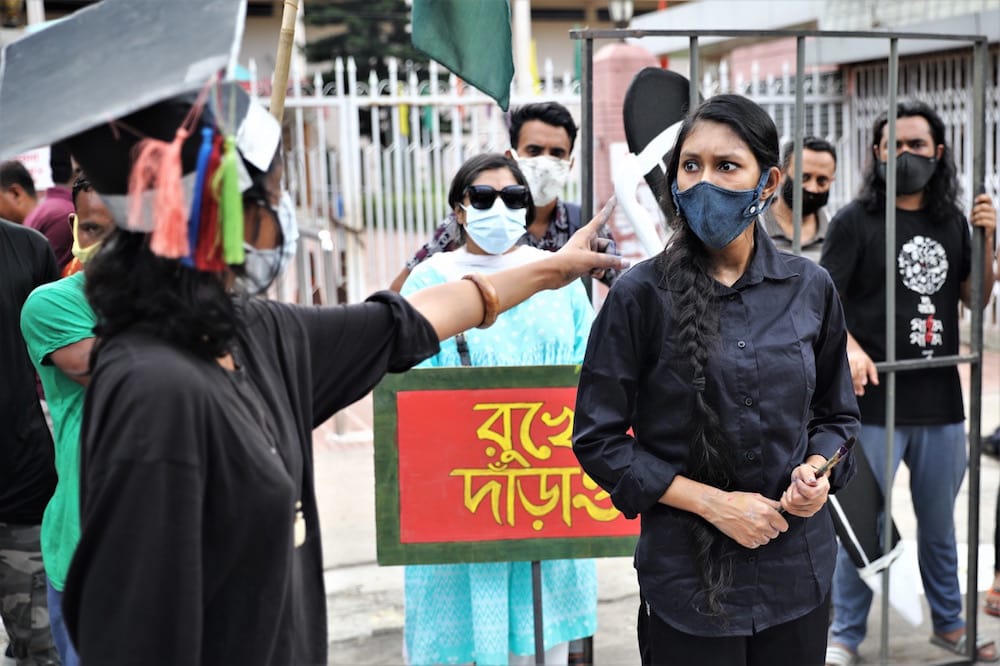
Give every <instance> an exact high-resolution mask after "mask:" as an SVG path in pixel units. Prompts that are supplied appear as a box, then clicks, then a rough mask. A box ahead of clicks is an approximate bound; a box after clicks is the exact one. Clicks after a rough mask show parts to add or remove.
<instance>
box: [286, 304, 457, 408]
mask: <svg viewBox="0 0 1000 666" xmlns="http://www.w3.org/2000/svg"><path fill="white" fill-rule="evenodd" d="M302 321H303V324H304V326H305V329H306V336H307V339H308V344H309V346H310V356H311V358H312V368H311V374H312V381H313V386H312V392H313V421H314V423H313V425H314V426H315V425H318V424H320V423H323V422H324V421H326V419H328V418H330V416H332V415H333V414H334V413H335V412H336V411H337V410H339V409H342V408H344V407H346V406H347V405H350V404H351V403H353V402H354V401H356V400H358V399H360V398H361V397H363V396H364V395H365V394H367V393H368V392H369V391H371V390H372V388H373V387H374V386H375V385H376V384H378V382H379V381H380V380H381V379H382V377H384V376H385V375H386V373H388V372H404V371H406V370H409V369H410V368H412V367H413V366H414V365H416V364H417V363H419V362H420V361H422V360H424V359H425V358H428V357H430V356H433V355H434V354H436V353H437V352H438V350H439V343H438V338H437V333H436V332H435V331H434V328H433V326H431V324H430V322H429V321H427V319H425V318H424V316H423V315H421V314H420V313H419V312H417V311H416V310H415V309H414V308H413V307H412V306H411V305H410V304H409V303H408V302H407V301H406V299H404V298H403V297H402V296H400V295H399V294H396V293H395V292H391V291H380V292H378V293H376V294H373V295H372V296H370V297H369V298H368V300H367V301H365V302H364V303H358V304H353V305H340V306H333V307H324V308H310V309H304V310H302Z"/></svg>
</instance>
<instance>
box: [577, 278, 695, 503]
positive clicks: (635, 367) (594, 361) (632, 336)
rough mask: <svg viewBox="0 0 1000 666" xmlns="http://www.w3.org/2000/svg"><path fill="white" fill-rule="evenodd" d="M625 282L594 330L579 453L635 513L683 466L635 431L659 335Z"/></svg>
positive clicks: (582, 388) (580, 403) (583, 380)
mask: <svg viewBox="0 0 1000 666" xmlns="http://www.w3.org/2000/svg"><path fill="white" fill-rule="evenodd" d="M625 287H626V285H625V284H622V283H621V282H619V283H618V284H616V285H615V288H613V289H612V290H611V293H610V294H609V295H608V298H607V300H606V301H605V302H604V305H603V306H602V307H601V311H600V312H599V313H598V314H597V318H596V319H595V320H594V325H593V327H592V328H591V330H590V338H589V339H588V342H587V354H586V356H585V357H584V361H583V366H582V368H581V369H580V382H579V385H578V387H577V394H576V412H575V416H574V427H573V453H575V454H576V457H577V459H578V460H579V461H580V466H581V467H583V470H584V471H585V472H586V473H587V474H588V475H589V476H590V477H591V478H592V479H593V480H594V481H596V482H597V483H598V484H599V485H600V486H601V487H602V488H604V490H606V491H607V492H608V493H609V494H610V495H611V501H612V502H613V503H614V505H615V506H616V507H617V508H618V509H619V510H620V511H621V512H622V513H623V514H625V517H626V518H635V517H636V516H638V515H639V514H640V513H642V512H643V511H645V510H646V509H648V508H650V507H652V506H654V505H655V504H656V503H657V502H658V501H659V499H660V497H661V496H662V495H663V493H664V492H666V489H667V487H669V486H670V484H671V483H673V480H674V477H675V476H676V475H677V473H678V469H677V468H676V467H675V466H673V465H671V464H670V463H668V462H667V461H665V460H662V459H661V458H659V457H657V456H656V455H654V454H653V453H651V452H650V451H648V450H647V449H645V448H643V447H642V446H641V445H640V443H639V442H638V441H637V440H636V439H635V438H634V437H633V436H632V435H631V434H629V430H630V428H632V427H633V425H634V424H633V423H632V415H633V414H634V412H635V405H636V396H637V393H638V391H639V388H640V381H641V375H642V369H643V366H644V365H645V363H646V355H647V353H646V345H647V344H648V342H649V341H650V340H658V339H659V336H658V335H655V334H651V333H650V331H649V330H646V329H647V327H646V326H645V325H644V323H643V322H644V321H645V320H647V318H648V317H650V315H651V314H652V313H651V312H650V308H648V307H646V308H644V307H642V304H640V303H638V302H636V300H635V299H634V298H633V297H632V294H630V293H628V292H627V291H626V289H625Z"/></svg>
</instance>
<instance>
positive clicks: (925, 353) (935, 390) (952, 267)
mask: <svg viewBox="0 0 1000 666" xmlns="http://www.w3.org/2000/svg"><path fill="white" fill-rule="evenodd" d="M887 124H888V116H887V115H886V114H883V115H882V116H881V117H880V118H878V119H877V120H876V122H875V125H874V127H873V131H872V137H873V145H872V147H871V148H872V155H871V157H872V159H871V162H870V163H869V165H868V167H867V170H866V172H865V178H864V184H863V186H862V190H861V193H860V194H859V195H858V197H857V198H856V199H855V200H854V201H852V202H851V203H850V204H848V205H847V206H845V207H844V208H843V209H841V210H840V211H839V212H838V213H837V215H836V216H835V217H834V219H833V220H832V221H831V223H830V232H829V234H828V236H827V238H826V241H825V242H824V245H823V254H822V257H821V258H820V263H821V264H822V265H823V266H824V267H825V268H826V269H827V270H828V271H829V272H830V275H831V277H832V278H833V281H834V283H835V284H836V286H837V291H838V292H839V293H840V297H841V300H842V302H843V304H844V312H845V314H846V317H847V330H848V333H849V334H848V340H847V355H848V361H849V363H850V366H851V376H852V380H853V383H854V392H855V394H856V395H857V396H858V405H859V407H860V409H861V423H862V428H861V438H860V440H861V441H860V444H861V448H862V449H863V451H864V455H866V456H867V457H868V461H869V463H870V466H871V469H872V471H873V472H874V473H875V477H876V479H877V480H878V482H879V484H880V485H881V486H882V487H883V488H884V487H885V485H886V484H887V483H888V484H891V483H892V479H888V480H886V479H884V478H882V477H883V476H884V471H885V469H886V414H885V407H886V396H885V393H884V392H883V390H884V389H883V388H882V386H880V385H879V375H878V371H877V370H876V367H875V363H877V362H879V361H884V360H885V358H886V327H885V309H886V291H887V289H886V287H887V286H886V284H885V269H886V266H885V259H886V248H885V218H886V215H885V213H886V199H887V197H886V182H885V181H886V170H887V167H886V162H887V160H889V159H890V158H891V157H892V156H893V155H895V160H896V191H895V193H894V195H895V206H896V248H895V250H894V252H893V254H894V256H895V257H896V266H897V268H896V270H895V271H894V272H893V273H894V275H895V276H896V278H895V284H894V285H891V293H892V294H894V297H895V299H896V327H895V328H896V341H895V342H896V356H897V358H898V359H900V360H902V359H921V358H925V359H928V358H934V357H937V356H950V355H954V354H957V353H958V351H959V333H958V320H959V314H958V303H959V300H961V301H962V302H963V303H964V304H965V305H966V306H967V307H983V306H985V305H986V302H987V300H988V299H989V294H990V288H991V286H992V284H993V246H994V238H993V237H994V230H995V228H996V211H995V210H994V208H993V204H992V202H991V200H990V197H989V196H988V195H985V194H980V195H979V196H977V197H975V200H974V202H973V207H972V213H971V215H970V216H969V217H968V218H966V216H965V214H964V213H963V212H962V207H961V205H960V199H959V184H958V178H957V176H956V169H955V163H954V160H953V158H952V152H951V149H950V147H949V146H948V145H947V144H946V142H945V133H944V123H943V122H942V121H941V119H940V118H939V117H938V115H937V114H936V113H935V112H934V111H933V110H932V109H931V108H930V107H928V106H927V105H925V104H923V103H920V102H904V103H900V104H899V106H898V107H897V109H896V145H895V147H890V146H889V145H888V137H887V134H888V130H887ZM970 223H971V224H972V225H973V226H976V227H980V228H982V229H983V230H984V232H985V252H984V254H983V256H981V257H975V258H974V257H973V256H972V238H971V235H970V233H969V224H970ZM973 260H977V261H982V262H983V267H984V271H983V302H981V303H972V301H971V291H972V284H971V266H972V261H973ZM904 379H905V381H900V382H898V383H897V385H896V403H895V405H894V407H892V408H893V409H894V410H895V431H894V433H895V435H894V442H893V447H892V448H893V453H894V459H893V461H892V463H893V469H894V470H895V469H896V468H897V467H898V466H899V463H900V461H906V465H907V467H908V468H909V470H910V492H911V494H912V497H913V508H914V511H915V513H916V518H917V526H918V529H917V547H918V551H917V552H918V559H919V563H920V575H921V578H922V580H923V584H924V589H925V590H926V593H927V602H928V605H929V606H930V610H931V620H932V622H933V626H934V629H933V634H932V635H931V642H932V643H934V644H935V645H939V646H941V647H944V648H946V649H949V650H951V651H953V652H956V653H958V654H964V653H965V622H964V621H963V620H962V617H961V612H962V596H961V592H960V590H959V583H958V556H957V553H956V545H955V522H954V509H955V497H956V496H957V494H958V489H959V486H960V485H961V483H962V477H963V476H964V474H965V464H966V458H967V454H966V450H965V426H964V423H963V421H964V418H965V416H964V414H965V412H964V407H963V403H962V386H961V383H960V381H959V374H958V369H957V368H956V367H954V366H948V367H940V368H925V369H921V370H913V371H908V372H907V373H906V375H905V377H904ZM871 601H872V592H871V590H870V589H869V588H868V586H867V585H865V583H864V582H863V581H862V580H861V579H860V577H859V576H858V572H857V570H856V568H855V566H854V565H853V563H852V562H851V560H850V557H849V556H848V555H847V552H846V551H845V550H844V549H843V548H841V549H840V552H839V554H838V561H837V574H836V577H835V579H834V587H833V607H834V621H833V626H832V628H831V637H830V647H829V649H828V651H827V659H826V661H827V663H828V664H837V665H840V664H853V663H855V662H856V661H857V660H858V646H859V645H860V644H861V641H862V640H863V639H864V637H865V632H866V623H867V618H868V610H869V608H870V606H871ZM977 650H978V652H977V657H978V660H979V661H997V660H998V654H997V649H996V646H995V645H994V644H993V642H992V641H989V640H983V641H978V642H977Z"/></svg>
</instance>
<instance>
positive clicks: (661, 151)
mask: <svg viewBox="0 0 1000 666" xmlns="http://www.w3.org/2000/svg"><path fill="white" fill-rule="evenodd" d="M690 99H691V93H690V84H689V82H688V80H687V78H685V77H684V76H682V75H680V74H678V73H677V72H672V71H670V70H666V69H660V68H658V67H646V68H644V69H641V70H639V73H638V74H636V75H635V78H633V79H632V83H630V84H629V87H628V90H627V91H626V92H625V102H624V106H623V107H622V120H623V121H624V124H625V140H626V141H627V142H628V149H629V150H630V151H632V153H633V154H634V155H635V156H636V157H637V158H638V161H639V168H640V170H641V171H642V174H643V177H644V178H645V179H646V182H647V183H648V184H649V187H650V189H652V190H653V191H654V192H657V193H659V192H660V191H661V189H662V182H663V177H664V175H665V171H666V160H665V157H666V154H667V153H668V152H670V149H671V148H673V146H674V140H675V139H676V138H677V132H678V131H679V130H680V126H681V123H682V122H683V121H684V117H685V116H686V115H687V113H688V106H689V103H690ZM699 99H700V97H699Z"/></svg>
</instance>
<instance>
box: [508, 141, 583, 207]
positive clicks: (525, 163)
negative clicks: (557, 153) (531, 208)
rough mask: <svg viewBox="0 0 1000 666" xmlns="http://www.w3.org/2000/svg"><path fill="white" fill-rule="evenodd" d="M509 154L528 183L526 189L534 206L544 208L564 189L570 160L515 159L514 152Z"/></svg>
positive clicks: (556, 158) (550, 158) (547, 158)
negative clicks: (529, 192)
mask: <svg viewBox="0 0 1000 666" xmlns="http://www.w3.org/2000/svg"><path fill="white" fill-rule="evenodd" d="M511 153H512V154H513V155H514V159H516V160H517V166H519V167H521V172H522V173H524V177H525V179H526V180H527V181H528V189H529V190H531V198H532V199H534V200H535V205H536V206H545V205H547V204H550V203H552V202H553V201H555V200H556V198H557V197H558V196H559V195H560V194H561V193H562V191H563V188H564V187H566V180H567V179H568V178H569V167H570V160H561V159H559V158H558V157H550V156H548V155H539V156H538V157H517V153H516V152H514V151H513V150H512V151H511Z"/></svg>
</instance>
